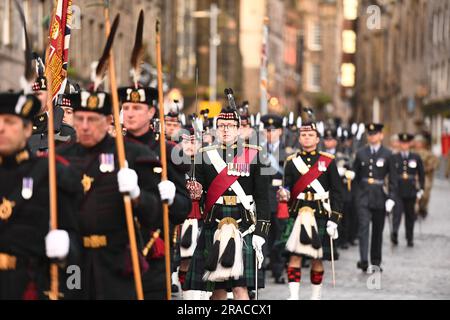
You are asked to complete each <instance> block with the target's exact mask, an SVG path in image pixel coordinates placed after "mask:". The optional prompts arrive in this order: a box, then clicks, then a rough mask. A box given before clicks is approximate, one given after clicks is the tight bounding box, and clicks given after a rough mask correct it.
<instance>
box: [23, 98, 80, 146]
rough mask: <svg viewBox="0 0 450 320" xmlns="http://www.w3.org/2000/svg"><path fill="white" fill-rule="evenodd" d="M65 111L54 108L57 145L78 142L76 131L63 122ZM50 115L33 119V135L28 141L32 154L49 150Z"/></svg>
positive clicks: (45, 114)
mask: <svg viewBox="0 0 450 320" xmlns="http://www.w3.org/2000/svg"><path fill="white" fill-rule="evenodd" d="M63 117H64V110H63V109H62V108H60V107H55V108H54V121H53V122H54V128H55V142H56V145H60V144H63V143H69V142H71V141H75V140H76V132H75V130H74V129H73V128H72V127H71V126H69V125H67V124H65V123H63V122H62V120H63ZM47 122H48V115H47V113H43V114H41V115H39V116H37V117H36V118H34V119H33V134H32V136H31V137H30V139H29V140H28V146H29V148H30V150H31V152H32V153H35V152H37V151H47V149H48V124H47Z"/></svg>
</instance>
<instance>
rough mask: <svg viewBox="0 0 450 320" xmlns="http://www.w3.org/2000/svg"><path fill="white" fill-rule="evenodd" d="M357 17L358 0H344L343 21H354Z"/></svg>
mask: <svg viewBox="0 0 450 320" xmlns="http://www.w3.org/2000/svg"><path fill="white" fill-rule="evenodd" d="M357 17H358V0H344V19H346V20H355V19H356V18H357Z"/></svg>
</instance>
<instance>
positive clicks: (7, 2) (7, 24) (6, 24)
mask: <svg viewBox="0 0 450 320" xmlns="http://www.w3.org/2000/svg"><path fill="white" fill-rule="evenodd" d="M2 2H3V3H2V5H3V8H2V10H1V11H2V13H3V15H2V17H1V19H2V20H1V22H0V24H2V33H1V43H2V45H5V46H7V45H10V44H11V2H12V0H2Z"/></svg>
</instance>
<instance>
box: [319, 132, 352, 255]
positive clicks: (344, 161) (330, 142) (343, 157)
mask: <svg viewBox="0 0 450 320" xmlns="http://www.w3.org/2000/svg"><path fill="white" fill-rule="evenodd" d="M341 130H342V129H341ZM324 147H325V152H327V153H329V154H332V155H334V156H335V157H336V166H337V169H338V173H339V176H340V177H341V181H342V196H343V199H342V201H343V212H344V217H343V218H342V223H340V224H339V228H338V231H339V240H338V243H337V245H338V246H339V247H340V248H342V249H348V238H349V229H350V225H349V224H350V221H351V220H350V219H351V211H352V210H351V209H352V195H351V184H352V180H353V179H354V177H355V174H354V172H353V171H351V170H350V168H351V167H352V166H351V159H350V156H349V155H348V154H346V153H344V152H342V151H340V148H339V146H338V134H337V131H336V130H333V129H326V130H325V132H324ZM338 150H339V151H338Z"/></svg>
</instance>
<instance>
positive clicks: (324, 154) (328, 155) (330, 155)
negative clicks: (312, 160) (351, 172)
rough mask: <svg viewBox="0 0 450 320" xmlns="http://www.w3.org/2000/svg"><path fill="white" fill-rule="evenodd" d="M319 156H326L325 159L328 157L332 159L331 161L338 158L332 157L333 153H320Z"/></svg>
mask: <svg viewBox="0 0 450 320" xmlns="http://www.w3.org/2000/svg"><path fill="white" fill-rule="evenodd" d="M319 154H320V155H321V156H325V157H328V158H331V159H334V158H336V156H334V155H332V154H331V153H328V152H323V151H320V152H319Z"/></svg>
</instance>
